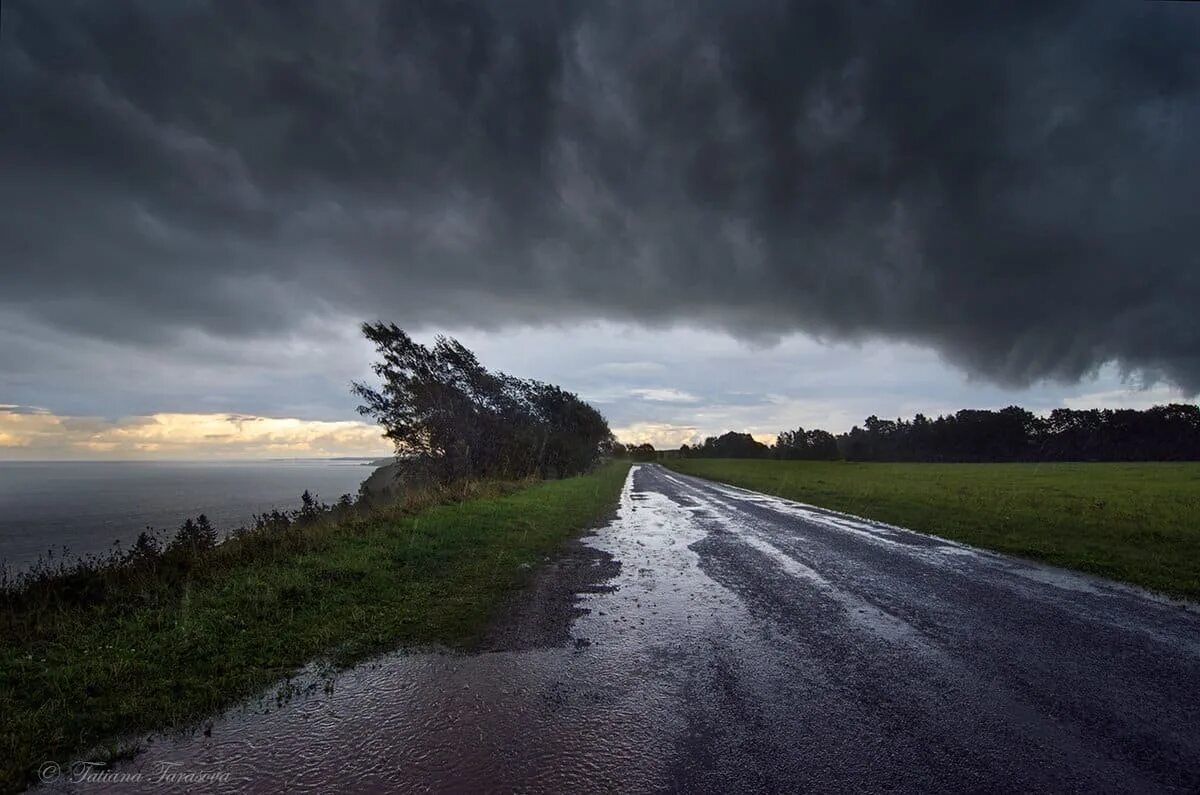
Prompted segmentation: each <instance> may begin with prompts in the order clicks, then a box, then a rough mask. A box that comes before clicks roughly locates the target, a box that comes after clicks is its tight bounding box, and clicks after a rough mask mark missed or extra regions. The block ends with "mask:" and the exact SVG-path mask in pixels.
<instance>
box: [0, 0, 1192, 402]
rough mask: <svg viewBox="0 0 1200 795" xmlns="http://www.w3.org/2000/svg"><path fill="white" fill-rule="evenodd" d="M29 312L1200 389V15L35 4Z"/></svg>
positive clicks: (8, 26) (24, 100)
mask: <svg viewBox="0 0 1200 795" xmlns="http://www.w3.org/2000/svg"><path fill="white" fill-rule="evenodd" d="M0 28H2V31H0V35H2V39H3V41H2V60H0V74H2V75H3V77H2V79H0V91H2V95H0V100H2V102H3V110H2V113H3V117H2V118H0V140H2V150H0V152H2V154H0V157H2V160H0V165H2V167H3V169H4V177H3V179H2V182H0V201H2V202H3V207H4V211H3V217H2V220H0V250H2V251H3V260H4V266H3V267H4V289H3V290H2V291H0V302H3V304H5V305H7V306H8V307H9V309H10V310H12V311H19V312H20V313H22V315H23V316H25V317H28V318H30V320H31V322H34V323H40V324H44V325H47V326H51V327H54V328H55V329H57V330H59V331H63V330H68V331H74V332H77V333H87V334H90V335H93V336H98V337H101V338H106V339H112V340H128V341H134V342H136V343H137V344H145V345H159V344H164V343H165V342H167V341H170V340H172V339H176V338H177V337H178V336H179V335H181V334H184V333H185V332H187V330H189V329H200V330H203V331H206V332H208V333H211V334H216V335H230V336H243V337H244V336H246V335H262V336H271V335H281V334H286V333H288V331H289V330H290V329H292V328H293V326H294V324H296V323H297V322H298V321H299V319H301V318H302V317H305V316H310V317H311V316H313V315H329V316H340V315H350V316H355V317H366V318H373V317H386V318H389V319H395V320H397V321H398V322H401V323H405V324H409V325H417V324H457V325H462V324H464V323H471V324H476V325H480V326H485V327H487V326H499V325H505V324H511V323H517V322H540V321H549V320H556V319H562V318H572V317H584V316H591V317H597V316H600V317H607V318H611V319H618V320H636V321H643V322H649V323H661V322H670V321H672V320H678V319H683V320H688V321H691V322H695V323H704V324H711V325H714V326H718V327H722V328H726V329H728V330H731V331H733V332H735V333H737V334H740V335H743V336H746V337H749V338H758V339H767V340H769V339H770V338H772V337H773V336H776V335H779V334H782V333H786V332H790V331H795V330H802V331H807V332H810V333H815V334H818V335H821V336H823V337H828V338H861V337H868V336H876V335H879V336H886V337H891V338H898V339H904V340H908V341H912V342H917V343H920V344H925V345H930V346H932V347H934V348H935V349H937V350H939V351H940V352H941V353H942V354H943V355H945V356H946V357H947V358H948V359H949V360H951V361H953V362H955V363H956V364H959V365H961V366H962V367H964V368H966V369H967V370H968V371H970V372H972V373H975V374H979V375H982V376H984V377H987V378H990V379H993V380H996V381H999V382H1002V383H1008V384H1025V383H1029V382H1031V381H1035V380H1038V379H1041V378H1047V377H1050V378H1060V379H1067V380H1072V379H1076V378H1079V377H1081V376H1082V375H1085V374H1087V373H1089V372H1091V371H1093V370H1095V369H1096V368H1097V367H1098V366H1099V365H1100V364H1102V363H1104V362H1116V363H1118V364H1119V366H1121V367H1122V368H1125V369H1126V370H1129V371H1132V372H1140V373H1142V374H1143V375H1144V377H1146V378H1147V379H1154V378H1157V377H1164V378H1166V379H1168V380H1170V381H1172V382H1174V383H1176V384H1179V385H1182V386H1183V387H1185V388H1186V389H1188V390H1189V391H1192V392H1195V391H1197V390H1200V323H1198V322H1197V320H1196V315H1197V313H1196V306H1197V305H1200V262H1198V257H1200V255H1198V254H1197V252H1198V251H1200V211H1198V209H1197V208H1198V207H1200V191H1198V187H1197V186H1200V151H1198V149H1197V147H1196V146H1195V141H1196V140H1197V139H1198V136H1200V48H1197V46H1196V42H1197V41H1200V11H1198V10H1197V9H1195V8H1193V7H1191V6H1189V5H1188V4H1173V3H1035V4H1025V3H999V4H983V3H911V4H906V3H890V4H876V3H869V4H867V3H855V2H848V1H847V0H838V1H837V2H833V3H782V2H750V3H711V4H707V3H695V4H682V3H620V4H617V3H613V4H601V3H593V2H588V3H579V4H572V3H561V2H542V3H532V2H511V3H492V2H476V3H437V2H413V3H395V4H393V3H375V2H357V3H349V4H333V3H313V4H307V5H306V6H304V7H303V8H301V6H300V5H299V4H294V3H284V2H277V3H266V2H263V3H247V2H229V3H205V2H180V3H167V2H162V1H161V0H152V2H143V3H119V4H118V3H68V2H47V1H46V0H38V1H37V2H15V1H14V0H8V2H5V3H4V5H3V25H2V26H0Z"/></svg>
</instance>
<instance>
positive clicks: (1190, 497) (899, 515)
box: [664, 459, 1200, 600]
mask: <svg viewBox="0 0 1200 795" xmlns="http://www.w3.org/2000/svg"><path fill="white" fill-rule="evenodd" d="M664 463H665V464H666V465H667V466H669V467H670V468H671V469H675V470H677V471H679V472H683V473H685V474H689V475H697V476H699V477H703V478H708V479H710V480H719V481H722V482H725V483H729V484H732V485H735V486H741V487H743V488H747V489H752V490H754V491H760V492H764V493H767V494H774V495H776V496H780V497H784V498H786V499H790V500H797V501H799V502H805V503H809V504H811V505H817V506H821V507H825V508H832V509H834V510H838V511H844V512H846V513H851V514H855V515H858V516H864V517H867V518H870V519H878V520H880V521H884V522H889V523H891V524H896V525H900V526H902V527H908V528H911V529H913V530H919V531H921V532H925V533H931V534H933V535H938V536H943V537H945V538H950V539H954V540H956V541H963V542H965V543H968V544H973V545H975V546H980V547H987V548H989V549H994V550H998V551H1000V552H1007V553H1010V554H1014V555H1020V556H1023V557H1028V558H1034V559H1036V560H1041V561H1045V562H1047V563H1052V564H1054V565H1057V566H1065V567H1069V568H1074V569H1079V570H1082V571H1086V572H1090V573H1092V574H1098V575H1101V576H1104V577H1109V578H1111V579H1116V580H1123V581H1125V582H1129V583H1134V584H1136V585H1141V586H1144V587H1147V588H1151V589H1154V590H1157V591H1162V592H1164V593H1167V594H1170V595H1172V596H1177V597H1184V598H1188V599H1193V600H1197V599H1200V464H1198V463H1136V464H1125V463H1120V464H1116V463H1113V464H1110V463H1095V464H882V463H848V462H840V461H839V462H824V461H757V460H722V459H675V460H669V461H666V462H664Z"/></svg>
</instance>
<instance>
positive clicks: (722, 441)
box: [618, 403, 1200, 462]
mask: <svg viewBox="0 0 1200 795" xmlns="http://www.w3.org/2000/svg"><path fill="white" fill-rule="evenodd" d="M618 452H627V453H628V454H629V455H631V456H632V457H634V458H641V459H646V458H653V457H654V456H655V455H656V452H655V450H654V448H653V447H651V446H650V445H637V446H631V447H629V448H628V449H619V450H618ZM678 455H681V456H684V457H695V458H779V459H810V460H819V461H831V460H839V459H844V460H847V461H964V462H967V461H973V462H982V461H1192V460H1200V407H1198V406H1196V405H1192V404H1181V403H1172V404H1170V405H1165V406H1155V407H1154V408H1150V409H1146V410H1145V411H1136V410H1133V409H1103V410H1101V409H1089V410H1082V411H1075V410H1072V409H1055V410H1054V411H1052V412H1050V415H1049V416H1048V417H1039V416H1037V415H1036V414H1034V413H1033V412H1031V411H1027V410H1026V409H1023V408H1021V407H1020V406H1009V407H1008V408H1006V409H1001V410H999V411H988V410H977V409H964V410H962V411H959V412H956V413H954V414H949V415H946V416H944V417H938V418H936V419H932V420H931V419H929V418H928V417H926V416H925V415H923V414H918V415H916V416H915V417H913V418H912V419H911V420H902V419H896V420H881V419H880V418H879V417H875V416H871V417H868V418H867V419H866V420H865V421H864V422H863V425H862V426H861V427H860V426H857V425H856V426H854V427H853V428H851V429H850V431H849V432H848V433H843V434H838V435H834V434H832V433H829V432H828V431H822V430H805V429H804V428H797V429H795V430H791V431H784V432H782V433H780V434H779V437H778V439H777V440H776V442H775V444H774V445H770V446H768V445H765V444H763V443H762V442H759V441H757V440H755V439H754V438H753V437H752V436H751V435H750V434H748V433H736V432H733V431H731V432H729V433H726V434H723V435H721V436H710V437H708V438H707V439H705V440H704V442H703V443H702V444H698V445H695V446H689V445H683V446H682V447H681V448H680V449H679V452H678Z"/></svg>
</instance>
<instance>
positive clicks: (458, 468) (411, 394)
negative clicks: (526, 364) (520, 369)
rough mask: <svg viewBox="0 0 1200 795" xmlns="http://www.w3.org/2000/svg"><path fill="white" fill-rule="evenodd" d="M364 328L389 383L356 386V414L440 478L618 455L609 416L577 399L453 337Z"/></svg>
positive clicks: (532, 470)
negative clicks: (497, 367) (502, 368)
mask: <svg viewBox="0 0 1200 795" xmlns="http://www.w3.org/2000/svg"><path fill="white" fill-rule="evenodd" d="M362 330H363V334H364V335H365V336H366V337H367V339H369V340H370V341H371V342H373V343H374V344H375V348H376V350H377V351H378V353H379V355H380V357H381V360H380V361H379V362H377V363H376V364H375V365H374V367H373V369H374V372H375V374H376V375H377V376H379V378H380V380H381V382H382V384H381V386H380V387H379V388H378V389H376V388H374V387H371V386H368V385H366V384H362V383H357V382H356V383H354V384H353V385H352V389H353V391H354V393H355V394H356V395H357V396H358V397H359V398H361V399H362V401H363V404H362V405H361V406H359V409H358V411H359V413H360V414H363V415H364V416H368V417H371V418H372V419H374V420H375V421H377V422H378V423H380V424H381V425H382V426H383V428H384V436H385V437H386V438H388V439H391V440H392V442H393V444H394V445H395V448H396V453H397V455H398V456H400V457H402V458H404V459H405V460H406V462H408V463H409V465H410V466H416V467H419V468H420V469H421V470H423V471H424V472H425V473H426V474H428V475H429V476H431V477H433V478H434V479H437V480H441V481H451V480H456V479H459V478H466V477H500V478H522V477H528V476H530V475H537V476H541V477H566V476H569V475H574V474H578V473H580V472H584V471H586V470H588V469H590V468H591V467H592V466H593V465H594V464H595V463H596V462H597V460H598V459H599V458H600V456H602V455H605V454H607V453H609V452H611V447H612V444H613V436H612V433H611V431H610V430H609V428H608V423H607V421H605V419H604V417H603V416H602V415H601V414H600V412H598V411H597V410H596V409H595V408H593V407H592V406H590V405H588V404H587V403H586V402H584V401H583V400H581V399H580V398H579V397H578V396H577V395H574V394H572V393H570V392H567V391H565V390H563V389H561V388H560V387H557V386H554V385H553V384H546V383H542V382H540V381H533V380H527V379H521V378H515V377H513V376H510V375H506V374H504V373H500V372H493V371H490V370H488V369H487V368H485V367H484V366H483V365H482V364H480V362H479V360H478V358H476V356H475V354H474V353H472V352H471V351H470V350H469V349H467V348H466V347H465V346H464V345H462V344H461V343H460V342H458V341H457V340H454V339H450V338H447V337H442V336H439V337H438V338H437V340H436V341H435V342H434V344H433V346H432V347H426V346H424V345H421V344H420V343H417V342H415V341H414V340H413V339H412V338H411V337H409V336H408V335H407V334H406V333H405V332H404V331H402V330H401V329H400V328H398V327H397V326H396V325H395V324H384V323H364V324H363V326H362Z"/></svg>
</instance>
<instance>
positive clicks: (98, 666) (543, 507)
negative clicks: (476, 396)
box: [0, 463, 628, 791]
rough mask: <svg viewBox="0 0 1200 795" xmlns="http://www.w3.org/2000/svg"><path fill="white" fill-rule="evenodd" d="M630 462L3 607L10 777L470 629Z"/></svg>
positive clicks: (21, 779)
mask: <svg viewBox="0 0 1200 795" xmlns="http://www.w3.org/2000/svg"><path fill="white" fill-rule="evenodd" d="M627 471H628V464H627V463H611V464H607V465H605V466H604V467H602V468H601V469H600V470H598V471H597V472H595V473H593V474H590V475H586V476H582V477H575V478H570V479H567V480H558V481H545V482H537V483H534V484H524V485H517V484H484V485H482V486H479V485H478V484H476V485H475V486H474V488H473V492H474V493H483V494H485V495H486V496H482V497H478V498H475V499H468V500H466V501H462V502H457V503H455V504H446V505H440V506H436V507H432V508H429V507H425V508H424V509H421V510H416V509H415V508H413V507H412V506H411V505H410V506H409V507H408V508H407V509H406V508H404V507H401V508H398V509H395V510H393V511H392V512H391V513H387V512H385V513H382V514H380V513H375V514H372V515H369V516H366V517H361V518H355V519H352V520H344V521H340V522H337V523H323V524H319V525H316V526H314V527H311V528H306V529H304V530H303V532H304V533H305V534H306V538H305V539H304V541H303V543H300V542H289V544H286V545H282V546H279V545H277V546H274V547H269V546H267V545H259V548H256V549H255V550H254V551H253V554H249V553H247V552H246V551H245V550H241V551H239V549H238V542H230V543H229V544H222V545H221V546H219V547H217V550H216V552H214V556H213V562H212V564H211V565H209V566H208V567H207V569H206V570H205V571H202V572H200V573H199V574H198V576H197V577H196V580H195V582H194V583H193V584H189V585H188V586H187V587H185V588H183V589H182V590H181V592H179V593H176V592H174V591H169V592H168V591H164V590H162V589H161V588H159V589H157V590H156V586H154V585H153V583H147V584H143V585H140V586H138V587H139V588H142V591H140V592H139V591H136V590H127V591H126V592H123V593H121V594H119V595H110V596H109V597H108V598H106V599H105V600H103V601H102V602H101V603H99V604H98V605H92V606H88V607H68V608H63V609H59V610H54V609H53V608H46V607H44V606H40V607H39V608H38V612H37V614H32V615H30V614H28V613H29V612H30V610H31V609H26V613H27V614H21V615H16V614H11V615H7V616H5V617H4V619H5V622H4V624H3V632H2V633H0V634H3V644H2V646H0V716H3V721H2V722H0V790H5V791H7V790H13V789H16V788H19V787H20V786H22V785H24V783H25V782H26V781H27V780H28V778H29V776H30V775H31V774H32V772H33V771H34V770H35V769H36V767H37V765H39V764H40V763H42V762H44V761H47V760H54V761H58V762H60V763H61V762H66V761H67V760H68V757H70V756H71V755H73V754H77V753H80V752H84V751H87V750H88V749H93V748H96V747H97V746H98V744H101V743H105V742H108V741H111V740H113V739H114V738H121V737H128V736H129V735H131V734H133V733H137V732H146V731H150V730H153V729H156V728H163V727H167V726H177V725H183V724H187V723H189V722H192V721H195V720H197V719H200V718H203V717H204V716H206V715H210V714H212V713H214V712H216V711H218V710H220V709H221V708H222V707H224V706H227V705H229V704H230V703H232V702H234V701H236V700H237V699H239V698H242V697H245V696H248V695H251V694H253V693H255V692H258V691H260V690H261V689H262V688H264V687H266V686H268V685H271V684H272V683H275V682H278V681H280V680H281V679H282V678H283V677H285V676H286V675H288V674H290V673H292V672H294V671H296V670H297V669H299V668H301V667H302V666H304V665H305V664H306V663H308V662H310V661H313V660H327V661H329V663H330V664H332V665H334V666H342V665H347V664H350V663H353V662H356V661H358V660H361V659H363V658H365V657H367V656H369V655H372V654H375V653H378V652H382V651H385V650H389V649H393V648H396V647H398V646H401V645H408V644H419V645H424V644H431V643H439V644H447V645H451V646H454V645H459V644H463V643H467V642H469V641H471V640H472V639H473V638H475V637H477V635H478V633H479V631H480V630H481V629H482V628H483V627H484V626H485V625H486V624H487V622H488V619H489V618H490V617H491V616H492V615H493V614H494V611H495V609H496V608H497V606H498V605H500V604H501V603H503V601H504V598H505V595H506V594H507V593H509V592H511V591H512V590H513V589H515V588H518V587H520V586H521V585H522V584H523V581H524V577H526V576H528V575H527V574H524V572H525V571H526V570H525V569H522V568H520V564H522V563H527V562H537V561H540V560H541V559H542V558H543V556H545V555H546V554H548V553H550V552H551V551H552V550H554V549H555V548H556V547H558V545H559V544H561V543H562V541H563V540H564V539H566V538H567V537H569V536H571V535H573V534H575V533H576V532H577V531H578V530H580V529H581V528H583V527H586V526H587V525H589V524H591V523H593V522H595V521H596V520H598V519H601V518H602V517H604V516H605V515H606V514H607V513H608V512H609V511H611V510H612V509H613V507H614V506H615V504H616V500H617V496H618V494H619V493H620V490H621V485H622V483H623V481H624V479H625V475H626V472H627ZM414 511H416V512H414ZM226 547H228V550H226V549H225V548H226ZM132 587H133V586H129V588H132ZM122 750H123V749H122V748H121V747H120V746H119V745H116V744H114V745H112V746H111V747H110V749H109V751H108V752H109V753H117V752H120V751H122ZM101 756H103V754H101Z"/></svg>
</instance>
